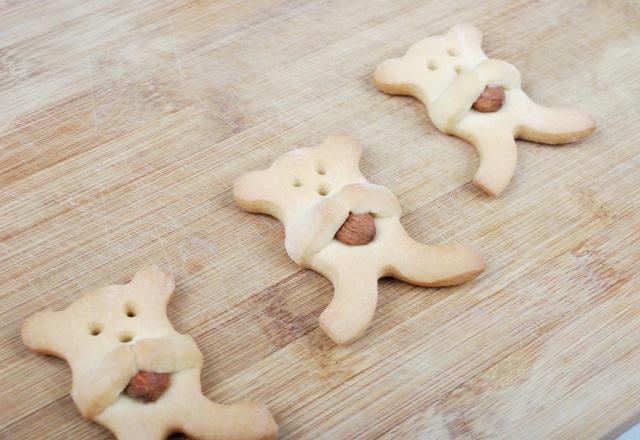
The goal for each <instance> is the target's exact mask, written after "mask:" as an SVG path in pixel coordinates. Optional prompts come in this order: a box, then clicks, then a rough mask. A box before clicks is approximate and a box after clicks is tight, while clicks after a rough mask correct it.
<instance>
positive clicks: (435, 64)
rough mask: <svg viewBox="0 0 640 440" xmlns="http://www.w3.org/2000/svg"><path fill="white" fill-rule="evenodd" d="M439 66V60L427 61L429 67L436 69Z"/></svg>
mask: <svg viewBox="0 0 640 440" xmlns="http://www.w3.org/2000/svg"><path fill="white" fill-rule="evenodd" d="M437 68H438V62H437V61H436V60H428V61H427V69H429V70H436V69H437Z"/></svg>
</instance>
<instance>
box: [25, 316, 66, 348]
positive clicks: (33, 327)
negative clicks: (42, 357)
mask: <svg viewBox="0 0 640 440" xmlns="http://www.w3.org/2000/svg"><path fill="white" fill-rule="evenodd" d="M58 313H60V312H51V311H46V312H38V313H36V314H34V315H32V316H30V317H29V318H28V319H27V320H26V321H25V322H24V324H22V332H21V336H22V342H23V343H24V345H26V346H27V347H29V349H30V350H32V351H35V352H36V353H42V354H48V355H51V356H56V357H59V358H64V353H63V347H62V344H61V342H60V334H59V333H60V332H59V329H56V323H57V321H58V317H57V316H56V315H57V314H58ZM61 325H64V324H63V323H61Z"/></svg>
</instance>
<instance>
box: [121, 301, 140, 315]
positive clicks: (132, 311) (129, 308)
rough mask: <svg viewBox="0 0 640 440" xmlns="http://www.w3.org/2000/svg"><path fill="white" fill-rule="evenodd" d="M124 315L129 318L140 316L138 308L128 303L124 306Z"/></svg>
mask: <svg viewBox="0 0 640 440" xmlns="http://www.w3.org/2000/svg"><path fill="white" fill-rule="evenodd" d="M124 313H125V315H127V317H129V318H135V317H136V315H137V314H138V307H136V305H135V304H134V303H132V302H128V303H126V304H125V305H124Z"/></svg>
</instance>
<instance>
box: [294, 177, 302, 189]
mask: <svg viewBox="0 0 640 440" xmlns="http://www.w3.org/2000/svg"><path fill="white" fill-rule="evenodd" d="M292 185H293V187H294V188H300V187H301V186H302V182H301V181H300V179H294V180H293V183H292Z"/></svg>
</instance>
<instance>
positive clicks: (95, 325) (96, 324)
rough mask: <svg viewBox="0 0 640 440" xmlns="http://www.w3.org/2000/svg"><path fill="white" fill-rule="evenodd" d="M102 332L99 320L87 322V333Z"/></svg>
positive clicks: (95, 334)
mask: <svg viewBox="0 0 640 440" xmlns="http://www.w3.org/2000/svg"><path fill="white" fill-rule="evenodd" d="M100 333H102V324H100V323H99V322H92V323H90V324H89V334H90V335H91V336H98V335H99V334H100Z"/></svg>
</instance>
